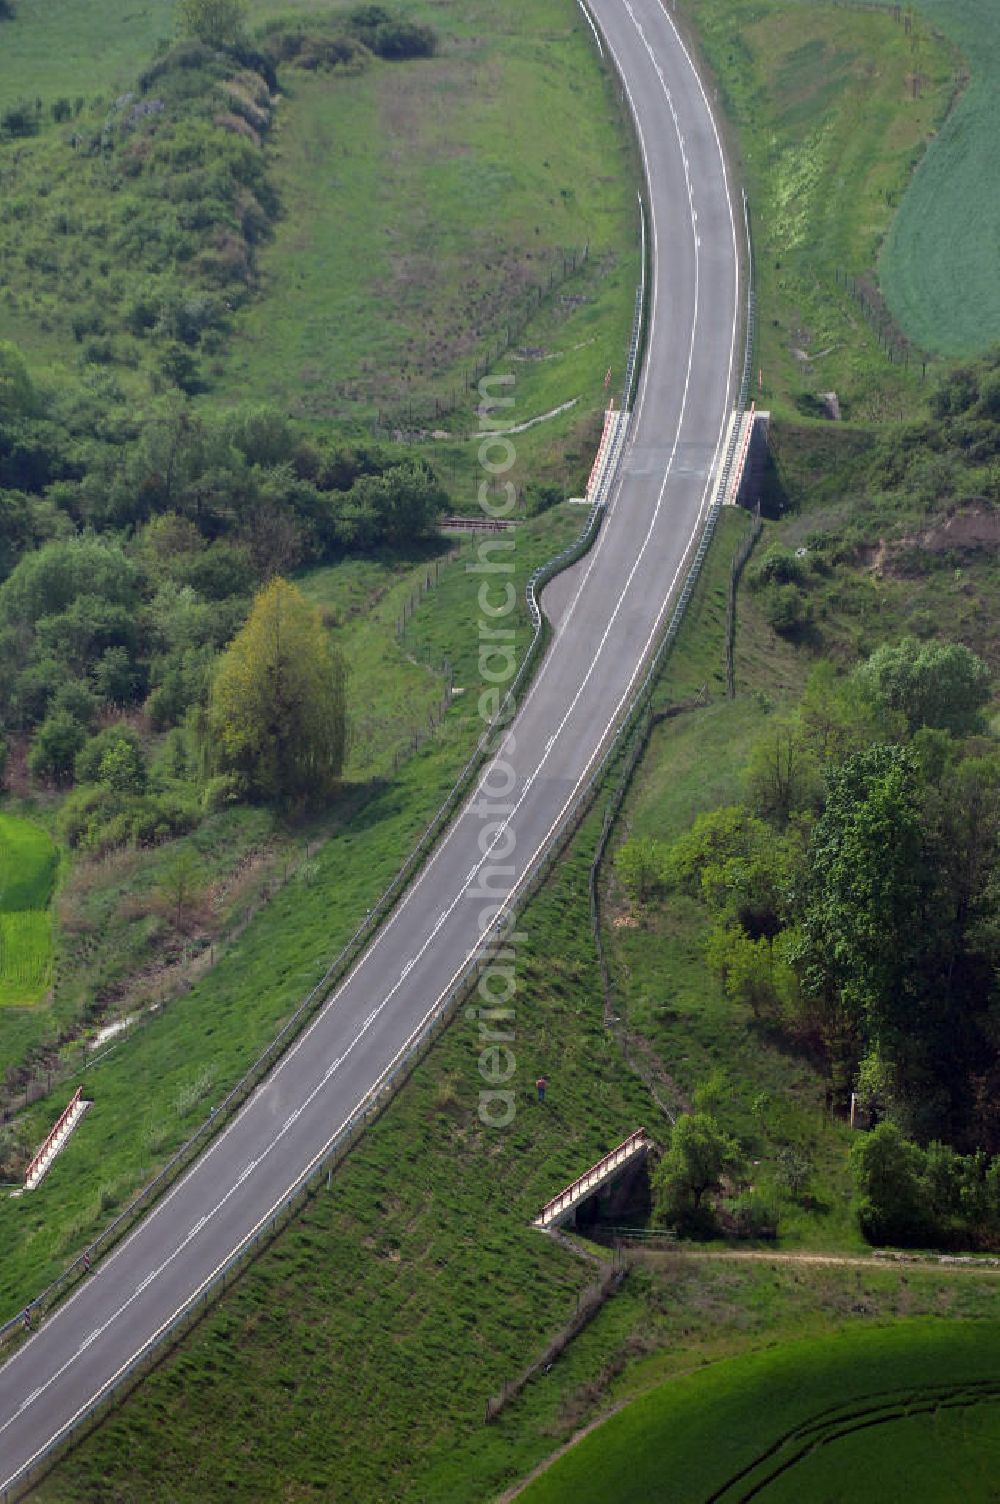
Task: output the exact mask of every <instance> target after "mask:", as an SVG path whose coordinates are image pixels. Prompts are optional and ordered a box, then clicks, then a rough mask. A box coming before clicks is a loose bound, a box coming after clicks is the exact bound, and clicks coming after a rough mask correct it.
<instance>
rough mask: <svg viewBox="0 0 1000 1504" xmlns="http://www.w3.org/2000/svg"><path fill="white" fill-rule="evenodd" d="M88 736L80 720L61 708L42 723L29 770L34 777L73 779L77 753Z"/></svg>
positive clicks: (63, 781)
mask: <svg viewBox="0 0 1000 1504" xmlns="http://www.w3.org/2000/svg"><path fill="white" fill-rule="evenodd" d="M85 737H86V732H85V731H84V729H83V727H82V726H81V725H80V722H79V721H77V720H74V719H73V717H72V716H71V715H70V714H69V713H68V712H67V711H65V710H60V711H57V712H55V714H53V715H50V716H49V717H48V718H47V719H46V720H44V721H43V722H42V724H41V725H40V726H39V728H38V730H37V732H36V733H35V739H34V741H33V742H32V744H31V751H30V752H29V753H28V771H29V773H30V774H31V776H32V778H37V779H40V780H41V781H43V782H46V783H55V784H67V783H70V782H71V781H72V778H73V765H74V763H75V761H76V754H77V753H78V752H79V750H80V748H81V747H82V746H83V742H84V739H85Z"/></svg>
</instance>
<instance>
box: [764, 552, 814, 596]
mask: <svg viewBox="0 0 1000 1504" xmlns="http://www.w3.org/2000/svg"><path fill="white" fill-rule="evenodd" d="M805 580H806V570H805V565H804V564H803V563H802V560H801V559H799V558H797V557H796V556H795V554H794V553H793V552H792V550H791V549H790V548H781V547H775V548H769V549H768V551H767V553H766V554H765V555H764V557H763V558H762V559H761V561H760V563H759V564H758V565H757V566H756V568H755V569H754V570H753V571H752V573H751V576H750V584H751V585H752V586H753V588H754V589H758V588H759V587H760V586H762V585H770V584H772V583H773V584H778V585H803V584H805Z"/></svg>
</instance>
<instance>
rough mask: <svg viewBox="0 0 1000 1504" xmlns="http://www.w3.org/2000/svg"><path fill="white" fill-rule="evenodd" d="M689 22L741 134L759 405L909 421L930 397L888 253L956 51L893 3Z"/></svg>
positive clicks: (943, 101) (702, 6)
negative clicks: (897, 301)
mask: <svg viewBox="0 0 1000 1504" xmlns="http://www.w3.org/2000/svg"><path fill="white" fill-rule="evenodd" d="M683 13H684V14H686V15H687V17H688V19H689V21H690V24H691V26H692V28H693V30H694V33H695V36H696V38H697V42H698V44H699V46H700V48H701V50H702V52H703V54H704V56H705V57H706V59H707V61H708V64H709V66H710V68H711V70H712V73H713V75H714V78H715V80H716V81H717V84H718V87H719V92H720V97H721V100H722V103H723V105H724V107H725V111H726V113H727V115H728V117H729V120H730V122H731V124H732V126H733V127H734V128H735V130H734V134H735V137H736V140H735V143H734V145H735V150H736V152H737V153H738V157H739V160H740V168H741V175H742V177H743V179H744V182H745V184H746V188H747V193H748V195H749V200H750V208H751V213H752V216H753V229H754V242H755V244H754V249H755V266H756V279H757V293H758V301H759V306H760V312H761V317H760V319H759V322H758V333H757V348H756V356H755V364H756V367H757V370H756V371H755V373H754V374H755V377H758V378H759V379H758V380H757V381H755V383H754V390H753V391H752V393H751V395H752V396H753V397H755V398H756V399H757V405H758V406H759V407H762V408H771V409H773V410H774V411H775V412H776V413H780V414H781V415H782V416H783V417H785V416H794V415H795V414H799V415H804V416H809V417H814V416H819V417H823V416H824V415H825V407H824V399H825V397H826V394H827V393H830V392H834V393H836V396H837V401H838V407H839V413H840V415H841V417H842V418H843V419H844V420H846V421H847V422H850V423H859V424H869V423H872V422H881V421H887V420H890V419H893V418H896V419H898V418H899V417H900V416H901V414H902V413H903V412H905V411H907V410H908V409H909V408H910V407H911V406H912V405H913V404H917V405H919V403H920V402H921V401H922V398H923V395H924V393H923V389H922V385H921V375H922V358H921V356H920V353H919V351H918V350H914V351H912V352H907V350H906V349H905V343H904V342H902V341H900V340H899V339H898V332H897V331H895V330H894V329H893V327H892V322H891V320H888V321H886V320H885V318H884V316H883V315H884V310H883V308H882V304H881V294H880V292H879V284H878V274H877V270H876V268H877V263H878V254H879V249H880V246H881V244H882V241H883V239H884V237H885V235H886V233H887V231H888V229H889V226H890V224H891V223H892V221H893V216H894V214H895V211H896V209H897V208H898V206H899V204H900V203H901V201H902V200H903V197H904V195H905V193H906V191H907V187H908V184H909V182H910V179H911V176H912V173H913V168H914V165H915V163H916V162H918V161H919V160H920V158H921V157H922V155H923V153H924V151H925V150H926V147H927V144H928V142H929V141H930V140H931V139H932V137H933V136H934V133H935V132H936V130H937V129H938V127H939V125H940V123H941V121H942V120H943V119H944V118H945V116H946V114H947V112H948V109H949V107H950V105H951V102H952V99H953V97H954V94H955V91H956V89H957V87H958V86H959V78H960V75H961V69H962V66H963V64H962V61H961V59H960V56H959V54H958V52H957V50H956V48H955V46H954V44H953V43H951V42H949V41H948V40H947V39H946V38H945V37H943V36H942V35H940V34H939V33H935V32H932V29H931V27H930V25H929V24H928V23H927V22H926V21H925V20H924V19H923V18H922V17H921V16H920V15H919V14H917V15H914V14H913V12H912V10H907V24H906V26H905V27H904V25H903V23H902V10H900V12H899V14H898V20H897V16H896V15H895V14H894V12H893V11H892V9H891V8H890V7H888V6H887V7H885V9H880V8H875V7H872V8H867V7H856V6H835V5H827V4H823V3H816V0H764V3H762V4H760V5H755V7H754V12H753V15H752V17H744V18H743V19H742V20H741V24H740V26H739V28H738V29H737V28H735V27H734V26H733V24H732V16H733V8H732V3H731V0H699V3H698V4H697V5H693V4H691V5H688V6H685V7H683ZM914 48H919V74H920V87H919V91H918V92H916V93H915V92H914V89H913V85H912V78H913V74H914V69H915V64H914ZM947 239H948V237H947V236H946V237H945V243H946V242H947ZM943 254H946V253H943ZM862 299H864V300H865V301H864V302H863V301H862ZM883 329H884V332H883ZM887 341H888V343H889V344H890V345H892V346H893V350H894V354H896V356H897V360H896V362H895V363H894V364H890V362H889V361H888V360H887V359H886V358H885V354H884V351H883V344H885V343H886V342H887ZM980 348H981V346H980ZM904 362H908V363H904Z"/></svg>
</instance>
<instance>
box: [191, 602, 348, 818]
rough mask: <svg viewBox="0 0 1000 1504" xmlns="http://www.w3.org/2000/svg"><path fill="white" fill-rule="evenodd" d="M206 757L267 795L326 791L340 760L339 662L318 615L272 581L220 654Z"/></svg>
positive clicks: (341, 674)
mask: <svg viewBox="0 0 1000 1504" xmlns="http://www.w3.org/2000/svg"><path fill="white" fill-rule="evenodd" d="M207 730H208V750H209V758H210V761H211V762H212V763H213V765H214V767H215V768H216V770H217V771H218V772H232V773H236V774H238V775H240V776H241V777H242V778H243V779H245V781H246V786H247V788H248V790H249V792H250V793H251V794H253V795H254V796H255V797H257V798H261V799H265V800H270V799H290V800H302V799H316V798H321V797H323V796H324V795H327V794H329V793H330V792H331V791H332V789H333V788H334V787H335V785H336V783H337V780H338V779H339V777H340V772H341V767H342V765H343V760H344V742H345V726H344V668H343V663H342V661H341V659H340V656H339V654H338V653H337V652H336V651H335V650H334V649H333V648H332V647H331V644H330V641H329V638H328V636H327V633H326V631H325V629H324V627H323V625H322V622H321V621H320V618H319V614H318V613H317V612H316V611H315V610H313V608H312V607H311V606H310V605H309V604H308V602H307V601H306V599H305V598H304V596H303V595H302V593H301V591H299V590H298V589H297V588H296V587H295V586H294V585H290V584H289V583H288V582H287V581H286V580H283V579H280V578H279V579H275V580H272V581H271V583H270V584H269V585H268V586H267V587H266V588H265V589H263V590H262V591H261V592H260V593H259V594H258V596H257V598H256V600H255V601H254V605H253V609H252V611H251V612H250V616H249V618H248V619H247V622H246V624H245V626H244V627H243V628H242V629H241V630H240V631H239V632H238V633H237V635H236V637H235V638H234V639H233V641H232V643H231V644H230V646H229V648H228V649H227V650H226V652H225V653H224V654H223V656H222V659H221V660H220V663H219V666H218V669H217V670H216V673H215V677H214V679H213V681H212V688H211V693H210V697H209V707H208V716H207Z"/></svg>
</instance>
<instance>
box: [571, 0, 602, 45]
mask: <svg viewBox="0 0 1000 1504" xmlns="http://www.w3.org/2000/svg"><path fill="white" fill-rule="evenodd" d="M576 3H577V4H578V5H579V7H580V9H581V10H582V11H583V14H584V15H585V16H586V18H587V25H588V26H589V27H590V29H591V31H592V32H593V33H594V41H595V42H596V43H597V50H598V52H599V53H600V54H601V56H602V57H603V56H604V44H603V42H602V41H601V34H600V32H599V31H598V29H597V27H596V26H595V25H594V20H593V17H592V16H591V14H590V11H589V10H588V9H587V7H586V5H585V4H584V0H576Z"/></svg>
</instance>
